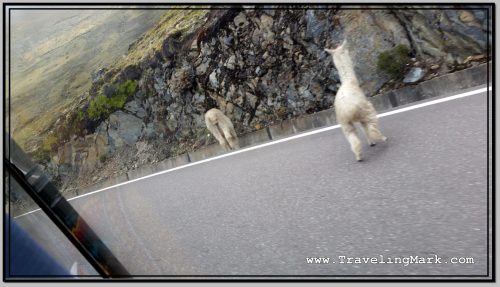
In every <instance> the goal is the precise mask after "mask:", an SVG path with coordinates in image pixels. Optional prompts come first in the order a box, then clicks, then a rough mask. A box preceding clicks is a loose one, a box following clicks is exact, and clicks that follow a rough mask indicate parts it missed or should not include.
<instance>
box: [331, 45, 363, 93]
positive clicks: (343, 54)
mask: <svg viewBox="0 0 500 287" xmlns="http://www.w3.org/2000/svg"><path fill="white" fill-rule="evenodd" d="M346 42H347V41H346V40H345V39H344V41H343V42H342V44H341V45H340V46H337V48H335V49H325V51H327V52H328V53H330V55H332V57H333V64H334V65H335V67H336V68H337V71H338V72H339V77H340V81H341V82H342V83H345V82H351V83H353V81H354V83H355V84H357V78H356V73H355V72H354V66H353V64H352V61H351V57H350V56H349V50H348V49H347V45H346Z"/></svg>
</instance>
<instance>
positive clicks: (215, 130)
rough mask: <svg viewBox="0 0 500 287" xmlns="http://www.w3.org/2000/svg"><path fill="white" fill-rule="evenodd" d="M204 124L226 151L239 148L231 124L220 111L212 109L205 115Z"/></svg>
mask: <svg viewBox="0 0 500 287" xmlns="http://www.w3.org/2000/svg"><path fill="white" fill-rule="evenodd" d="M205 123H206V124H207V128H208V130H209V131H210V132H211V133H212V134H213V135H214V137H215V138H216V139H217V141H219V144H220V145H221V146H222V147H223V148H224V150H226V151H230V150H235V149H238V148H240V144H239V142H238V136H237V135H236V132H235V131H234V127H233V123H231V120H230V119H229V118H228V117H226V115H224V113H222V112H221V111H220V110H218V109H216V108H213V109H211V110H209V111H208V112H206V113H205Z"/></svg>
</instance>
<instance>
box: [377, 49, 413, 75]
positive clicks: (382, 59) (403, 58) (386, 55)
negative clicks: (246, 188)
mask: <svg viewBox="0 0 500 287" xmlns="http://www.w3.org/2000/svg"><path fill="white" fill-rule="evenodd" d="M409 52H410V49H409V48H408V47H407V46H406V45H397V46H396V47H394V48H392V49H390V50H387V51H385V52H382V53H380V55H379V56H378V62H377V67H378V69H379V70H381V71H383V72H385V73H387V74H389V75H391V76H392V77H398V76H402V73H403V72H404V70H405V68H406V65H407V64H408V63H409V62H410V57H409V56H408V53H409Z"/></svg>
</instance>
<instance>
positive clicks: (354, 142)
mask: <svg viewBox="0 0 500 287" xmlns="http://www.w3.org/2000/svg"><path fill="white" fill-rule="evenodd" d="M340 126H341V127H342V131H343V132H344V135H345V137H346V138H347V141H348V142H349V144H351V150H352V152H353V153H354V155H355V156H356V160H357V161H361V160H363V158H362V154H361V153H362V152H361V142H360V141H359V138H358V135H357V133H356V128H355V127H354V125H353V124H352V123H347V124H341V125H340Z"/></svg>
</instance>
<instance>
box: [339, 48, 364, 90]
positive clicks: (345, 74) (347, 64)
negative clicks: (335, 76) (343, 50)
mask: <svg viewBox="0 0 500 287" xmlns="http://www.w3.org/2000/svg"><path fill="white" fill-rule="evenodd" d="M334 60H335V61H334V62H335V67H336V68H337V71H338V72H339V77H340V83H341V84H347V83H349V84H354V85H358V86H359V82H358V78H357V77H356V73H355V72H354V66H353V65H352V61H351V58H350V56H346V55H344V56H343V57H338V58H337V59H334Z"/></svg>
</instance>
